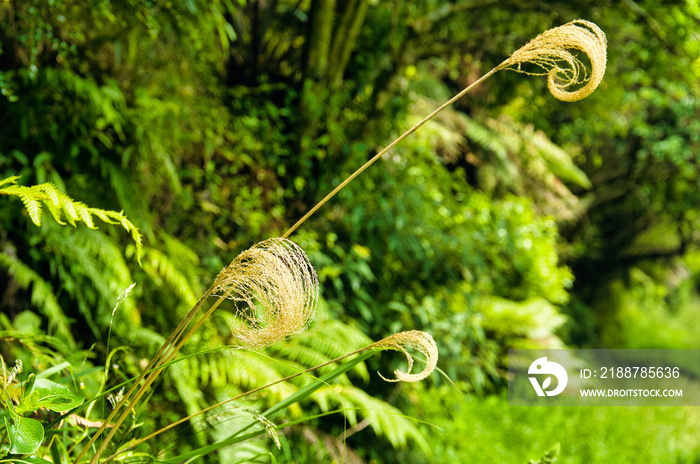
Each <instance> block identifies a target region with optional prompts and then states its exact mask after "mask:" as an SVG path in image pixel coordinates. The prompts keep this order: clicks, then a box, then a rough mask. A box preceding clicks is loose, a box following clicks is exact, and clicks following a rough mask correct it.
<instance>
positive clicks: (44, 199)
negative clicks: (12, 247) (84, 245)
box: [0, 176, 143, 263]
mask: <svg viewBox="0 0 700 464" xmlns="http://www.w3.org/2000/svg"><path fill="white" fill-rule="evenodd" d="M18 179H19V177H18V176H12V177H8V178H7V179H3V180H0V187H2V186H4V185H7V186H6V187H3V188H0V195H13V196H18V197H20V199H21V200H22V202H23V203H24V206H25V208H26V209H27V212H28V213H29V217H30V219H31V220H32V222H33V223H34V224H36V225H37V226H40V225H41V213H42V209H41V207H42V204H44V205H46V207H47V208H48V210H49V212H50V213H51V215H52V216H53V218H54V219H55V220H56V222H58V223H59V224H61V225H64V224H65V223H64V222H63V221H62V219H61V218H62V214H61V213H63V215H65V218H66V220H67V221H68V222H69V223H70V224H71V225H73V226H75V224H76V222H82V223H83V224H85V225H86V226H87V227H89V228H90V229H96V227H95V224H94V221H93V219H92V216H97V217H99V218H100V219H102V221H104V222H106V223H108V224H121V226H122V227H123V228H124V229H126V231H127V232H129V233H130V234H131V238H132V240H134V242H135V243H136V256H137V259H138V261H139V263H140V262H141V250H142V249H143V244H142V239H141V234H140V233H139V230H138V228H137V227H136V226H134V224H132V223H131V221H129V219H128V218H127V217H126V216H124V213H123V212H116V211H109V210H103V209H99V208H91V207H89V206H87V205H86V204H85V203H82V202H79V201H75V200H74V199H73V198H71V197H70V196H68V195H66V194H65V193H63V192H61V191H60V190H58V188H57V187H56V186H55V185H54V184H51V183H44V184H39V185H34V186H32V187H25V186H22V185H17V180H18ZM8 184H9V185H8Z"/></svg>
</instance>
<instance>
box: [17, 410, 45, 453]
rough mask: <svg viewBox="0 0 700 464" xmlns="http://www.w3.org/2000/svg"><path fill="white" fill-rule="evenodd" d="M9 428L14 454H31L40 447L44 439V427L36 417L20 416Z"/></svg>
mask: <svg viewBox="0 0 700 464" xmlns="http://www.w3.org/2000/svg"><path fill="white" fill-rule="evenodd" d="M8 430H9V432H10V437H9V438H10V453H12V454H31V453H33V452H35V451H36V450H38V449H39V446H41V442H42V441H43V440H44V427H43V426H42V425H41V422H39V421H38V420H36V419H27V418H26V417H20V418H19V419H17V421H16V424H12V425H10V426H9V427H8Z"/></svg>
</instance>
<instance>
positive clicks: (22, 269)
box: [0, 253, 75, 346]
mask: <svg viewBox="0 0 700 464" xmlns="http://www.w3.org/2000/svg"><path fill="white" fill-rule="evenodd" d="M0 266H2V267H4V268H6V269H7V270H8V272H9V273H10V276H11V277H12V278H13V279H14V280H15V282H16V283H17V285H19V287H20V288H22V289H24V290H28V289H29V288H30V287H31V302H32V305H34V306H35V307H36V308H37V309H38V310H39V311H40V312H42V313H43V314H44V315H45V316H46V318H47V319H48V321H49V332H55V334H56V335H58V336H59V337H63V338H64V339H65V340H66V342H67V343H68V344H69V345H71V346H75V339H74V338H73V334H72V333H71V330H70V322H69V321H68V318H67V317H66V315H65V314H64V313H63V309H61V306H60V305H59V304H58V299H57V298H56V295H55V294H54V292H53V288H51V284H49V283H48V282H46V281H45V280H44V279H42V278H41V276H40V275H39V274H37V273H36V272H34V270H33V269H32V268H30V267H29V266H27V265H26V264H24V263H23V262H21V261H20V260H18V259H17V258H14V257H11V256H10V255H9V254H7V253H3V254H0Z"/></svg>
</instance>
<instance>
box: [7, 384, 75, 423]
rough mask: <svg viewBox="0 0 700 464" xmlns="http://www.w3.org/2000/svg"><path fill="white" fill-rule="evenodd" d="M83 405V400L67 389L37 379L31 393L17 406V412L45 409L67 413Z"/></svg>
mask: <svg viewBox="0 0 700 464" xmlns="http://www.w3.org/2000/svg"><path fill="white" fill-rule="evenodd" d="M82 403H83V398H81V397H79V396H77V395H74V394H72V393H71V392H70V390H69V389H68V387H65V386H63V385H60V384H58V383H56V382H52V381H50V380H46V379H37V380H36V381H35V382H34V386H33V388H32V389H31V391H30V392H29V393H28V394H27V395H26V396H25V397H24V398H23V399H22V402H21V403H20V404H19V406H17V412H18V413H20V414H22V413H25V412H28V411H36V410H37V409H39V408H47V409H50V410H52V411H56V412H63V411H68V410H69V409H73V408H74V407H76V406H79V405H80V404H82Z"/></svg>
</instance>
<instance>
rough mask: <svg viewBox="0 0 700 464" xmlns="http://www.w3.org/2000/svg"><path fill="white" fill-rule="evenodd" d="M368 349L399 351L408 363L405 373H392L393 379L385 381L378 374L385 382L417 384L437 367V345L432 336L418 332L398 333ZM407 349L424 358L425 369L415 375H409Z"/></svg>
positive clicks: (409, 367) (409, 362) (411, 366)
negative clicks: (418, 353)
mask: <svg viewBox="0 0 700 464" xmlns="http://www.w3.org/2000/svg"><path fill="white" fill-rule="evenodd" d="M368 348H376V349H384V350H395V351H400V352H402V353H403V354H404V355H405V356H406V361H407V362H408V368H407V369H406V372H401V371H400V370H398V369H396V370H395V371H394V375H396V378H395V379H387V378H386V377H384V376H383V375H382V374H379V376H380V377H381V378H382V379H384V380H386V381H387V382H418V381H420V380H423V379H425V378H426V377H428V376H429V375H430V374H431V373H432V372H433V371H434V370H435V368H436V367H437V361H438V348H437V344H436V343H435V340H434V339H433V337H432V335H430V334H429V333H427V332H422V331H420V330H409V331H406V332H399V333H397V334H394V335H392V336H390V337H387V338H384V339H382V340H379V341H378V342H376V343H373V344H372V345H370V346H369V347H368ZM408 349H412V350H416V351H418V352H420V353H421V354H423V356H425V359H426V363H425V368H423V370H422V371H420V372H418V373H417V374H411V369H412V368H413V357H412V356H411V355H410V353H409V352H408Z"/></svg>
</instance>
